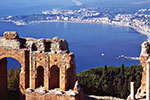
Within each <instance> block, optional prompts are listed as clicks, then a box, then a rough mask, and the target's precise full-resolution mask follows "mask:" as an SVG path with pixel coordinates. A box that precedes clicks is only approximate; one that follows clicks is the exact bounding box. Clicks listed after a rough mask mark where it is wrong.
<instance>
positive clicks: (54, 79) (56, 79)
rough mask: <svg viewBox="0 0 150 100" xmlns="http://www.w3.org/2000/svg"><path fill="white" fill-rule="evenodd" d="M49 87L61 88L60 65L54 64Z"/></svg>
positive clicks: (51, 69) (50, 70)
mask: <svg viewBox="0 0 150 100" xmlns="http://www.w3.org/2000/svg"><path fill="white" fill-rule="evenodd" d="M49 72H50V76H49V87H50V89H54V88H60V69H59V67H58V66H56V65H53V66H52V67H51V68H50V69H49Z"/></svg>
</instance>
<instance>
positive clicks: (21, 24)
mask: <svg viewBox="0 0 150 100" xmlns="http://www.w3.org/2000/svg"><path fill="white" fill-rule="evenodd" d="M0 21H1V22H10V23H13V24H15V25H17V26H25V25H27V24H26V23H25V22H15V21H11V20H0ZM51 22H58V23H59V22H60V23H85V24H105V25H114V26H123V27H130V28H132V29H134V30H135V31H136V32H138V33H140V34H143V35H145V36H147V39H149V38H150V32H145V31H142V30H140V29H138V28H137V27H133V26H131V25H123V24H115V23H111V22H100V21H99V22H92V21H63V20H42V21H31V22H28V24H34V23H51Z"/></svg>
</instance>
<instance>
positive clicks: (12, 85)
mask: <svg viewBox="0 0 150 100" xmlns="http://www.w3.org/2000/svg"><path fill="white" fill-rule="evenodd" d="M19 73H20V68H19V67H17V68H16V70H14V69H13V68H10V69H9V70H8V71H7V78H8V82H7V83H8V91H17V90H18V89H19Z"/></svg>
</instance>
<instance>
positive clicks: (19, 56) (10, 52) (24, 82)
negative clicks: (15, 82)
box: [0, 47, 29, 100]
mask: <svg viewBox="0 0 150 100" xmlns="http://www.w3.org/2000/svg"><path fill="white" fill-rule="evenodd" d="M7 57H10V58H13V59H16V60H17V61H18V62H19V63H20V64H21V72H20V75H19V76H20V79H19V81H20V83H19V89H20V98H25V93H26V91H25V90H26V88H28V87H29V52H28V51H26V50H18V49H11V48H9V47H8V48H0V68H4V70H6V71H7V60H6V58H7ZM2 66H3V67H2ZM0 74H2V75H3V76H2V75H0V80H3V78H4V80H6V79H7V77H6V76H7V75H6V74H7V73H4V72H3V71H2V72H1V71H0ZM5 82H7V81H5ZM5 82H3V81H0V97H3V98H4V99H3V98H0V99H2V100H5V98H7V92H5V91H4V89H5V90H6V89H7V86H5V85H4V83H5Z"/></svg>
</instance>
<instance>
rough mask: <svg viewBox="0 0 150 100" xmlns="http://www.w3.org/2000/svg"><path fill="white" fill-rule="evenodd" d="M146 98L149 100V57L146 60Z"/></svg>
mask: <svg viewBox="0 0 150 100" xmlns="http://www.w3.org/2000/svg"><path fill="white" fill-rule="evenodd" d="M146 100H150V59H148V60H147V71H146Z"/></svg>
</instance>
